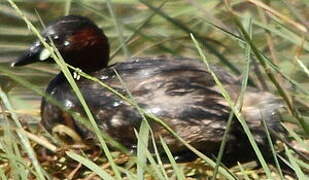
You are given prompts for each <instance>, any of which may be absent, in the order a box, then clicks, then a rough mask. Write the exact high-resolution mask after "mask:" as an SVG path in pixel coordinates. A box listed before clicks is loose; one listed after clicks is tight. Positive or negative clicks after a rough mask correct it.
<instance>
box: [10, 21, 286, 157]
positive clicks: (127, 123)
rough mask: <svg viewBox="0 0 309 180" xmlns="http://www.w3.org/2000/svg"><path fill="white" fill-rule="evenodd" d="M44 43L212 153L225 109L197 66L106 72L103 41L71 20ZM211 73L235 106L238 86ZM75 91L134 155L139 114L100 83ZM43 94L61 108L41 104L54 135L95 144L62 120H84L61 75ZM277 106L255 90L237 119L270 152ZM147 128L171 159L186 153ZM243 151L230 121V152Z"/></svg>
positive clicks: (27, 58) (83, 82)
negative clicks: (59, 129) (71, 134)
mask: <svg viewBox="0 0 309 180" xmlns="http://www.w3.org/2000/svg"><path fill="white" fill-rule="evenodd" d="M42 35H43V36H44V37H45V38H46V39H47V41H48V39H49V38H50V39H52V40H53V42H54V44H55V46H56V47H57V48H58V50H59V52H60V53H61V55H62V57H63V59H64V60H65V61H66V63H68V64H70V65H72V66H75V67H78V68H80V69H81V70H82V71H84V72H87V73H90V74H91V76H94V77H96V78H98V79H100V80H102V81H103V82H104V83H106V84H108V85H110V86H111V87H113V88H115V89H117V90H118V91H119V92H122V93H124V92H126V88H127V89H128V90H129V91H130V92H131V93H132V95H133V97H134V99H135V100H136V102H137V103H138V105H139V106H140V107H142V108H143V109H144V110H145V111H146V112H151V113H152V114H154V115H155V116H157V117H159V118H160V119H162V120H164V122H165V123H167V124H168V125H169V126H170V127H171V128H172V129H173V130H174V131H175V132H176V133H177V134H178V135H179V136H180V137H182V138H183V139H184V140H185V141H187V142H188V143H190V144H191V145H192V146H194V147H195V148H197V149H198V150H200V151H202V152H205V153H216V152H217V150H218V147H219V145H220V143H221V141H222V138H223V134H224V131H225V129H226V125H227V119H228V117H229V113H230V108H229V107H228V103H227V102H226V101H225V99H224V98H223V96H222V95H221V94H220V92H219V90H218V87H217V86H216V84H215V82H214V80H213V78H212V76H211V74H210V73H209V72H208V71H207V70H206V69H205V66H204V65H203V63H201V62H200V61H199V60H194V59H188V58H174V59H168V58H165V57H157V58H131V59H128V60H127V61H126V62H122V63H118V64H115V65H112V66H108V65H107V64H108V61H109V43H108V39H107V37H106V36H105V35H104V33H103V31H102V30H101V29H99V28H98V27H97V26H96V25H95V24H94V23H93V22H92V21H91V20H89V19H88V18H85V17H82V16H76V15H69V16H65V17H62V18H60V19H58V20H57V21H55V22H53V23H52V24H50V25H49V26H48V27H47V28H46V29H45V30H44V31H43V33H42ZM47 55H48V54H47ZM47 55H46V50H44V47H43V46H42V44H41V43H40V42H39V41H37V42H35V43H34V44H33V45H32V46H31V48H30V49H29V50H28V51H27V52H26V53H25V54H24V55H23V56H21V57H20V58H19V59H18V60H17V61H16V62H14V63H13V64H12V66H21V65H26V64H29V63H32V62H37V61H50V60H51V58H50V57H49V56H47ZM212 69H213V71H214V72H215V74H216V75H217V76H218V78H219V80H220V81H221V82H222V83H223V84H224V86H225V88H226V89H227V90H228V91H229V94H230V96H231V97H232V99H233V100H235V101H236V99H237V98H238V95H239V92H240V84H239V83H238V81H237V80H236V78H235V77H233V76H231V75H230V74H228V73H227V72H226V71H225V70H223V69H221V68H218V67H212ZM114 70H116V71H117V72H118V73H119V74H120V76H121V78H122V79H123V80H124V82H125V83H126V88H124V87H123V86H122V84H121V82H120V81H119V79H118V77H117V76H116V74H115V71H114ZM76 83H77V84H78V86H79V88H80V91H81V92H82V94H83V96H84V98H85V100H86V101H87V103H88V106H89V108H90V109H91V111H92V113H93V115H94V117H95V120H96V122H97V124H98V126H99V127H100V128H101V129H102V130H103V131H105V132H107V133H108V134H109V135H110V136H111V137H113V138H115V139H116V140H118V141H119V142H120V143H122V144H124V145H126V146H127V147H129V148H133V147H135V145H136V142H137V140H136V136H135V133H134V129H138V127H139V125H140V123H141V121H142V117H141V115H140V114H139V112H138V111H137V110H136V109H135V108H134V107H132V106H131V105H129V104H128V103H127V102H125V101H123V100H121V99H120V98H119V97H117V96H116V95H114V94H113V93H111V92H110V91H108V90H106V89H105V88H104V87H102V86H101V85H99V84H98V83H95V82H93V81H91V80H88V79H85V78H81V79H80V80H78V81H76ZM46 91H47V93H48V94H49V95H51V96H52V97H53V98H54V99H56V100H57V101H59V102H60V104H62V105H63V107H64V109H65V110H64V109H61V108H59V107H58V106H55V105H53V104H52V103H50V102H47V101H46V100H45V98H43V100H42V105H41V116H42V124H43V126H44V127H45V128H46V129H47V130H48V131H51V130H52V129H53V127H55V126H56V125H57V124H66V125H68V126H70V127H72V128H73V129H75V130H76V131H77V132H78V133H79V134H80V135H81V136H82V137H84V138H92V137H93V133H91V132H90V131H89V130H88V129H87V128H85V127H84V126H83V125H82V124H81V123H80V122H79V121H77V120H74V119H73V118H72V117H70V116H68V114H67V113H66V111H68V110H69V111H73V112H79V113H80V114H81V115H82V116H85V113H84V111H83V110H82V109H83V108H82V106H81V104H80V103H79V101H78V99H77V97H76V96H75V94H74V92H73V90H72V89H71V88H70V85H69V83H68V82H67V81H66V79H65V77H64V75H63V74H62V73H60V74H58V75H57V76H56V77H55V78H54V79H53V80H52V81H51V82H50V83H49V85H48V88H47V90H46ZM281 106H282V105H281V103H280V100H279V99H278V98H276V97H275V96H273V95H272V94H270V93H268V92H263V91H259V90H257V89H255V88H253V87H248V88H247V92H246V93H245V95H244V103H243V108H242V114H243V115H244V117H245V119H246V121H247V124H248V126H249V128H250V129H251V132H252V133H253V135H254V138H255V140H256V141H257V142H258V144H259V145H260V146H267V140H266V135H265V133H264V127H263V125H262V123H261V121H262V119H263V118H264V119H265V120H266V122H267V124H268V127H269V128H270V129H272V130H275V131H282V127H281V125H280V121H279V118H278V109H279V108H280V107H281ZM68 119H70V120H68ZM68 122H70V123H68ZM72 123H73V124H72ZM151 126H152V128H153V132H154V134H155V137H159V135H161V136H162V137H163V138H164V139H165V141H166V142H167V144H168V145H169V147H171V151H172V152H173V153H175V154H176V153H179V152H182V151H185V150H186V148H185V146H184V145H183V144H182V143H180V142H178V141H177V140H176V138H174V137H173V136H172V135H170V134H169V133H168V132H167V131H166V130H165V129H164V128H163V127H161V126H160V125H158V124H156V123H151ZM157 140H158V139H157ZM158 142H159V141H158ZM243 145H245V146H243ZM247 147H250V145H249V144H248V140H247V137H246V136H245V133H244V131H243V129H242V127H241V126H240V124H239V123H238V121H237V120H235V121H234V122H233V125H232V128H231V130H230V132H229V136H228V142H227V151H240V149H239V148H244V149H246V148H247Z"/></svg>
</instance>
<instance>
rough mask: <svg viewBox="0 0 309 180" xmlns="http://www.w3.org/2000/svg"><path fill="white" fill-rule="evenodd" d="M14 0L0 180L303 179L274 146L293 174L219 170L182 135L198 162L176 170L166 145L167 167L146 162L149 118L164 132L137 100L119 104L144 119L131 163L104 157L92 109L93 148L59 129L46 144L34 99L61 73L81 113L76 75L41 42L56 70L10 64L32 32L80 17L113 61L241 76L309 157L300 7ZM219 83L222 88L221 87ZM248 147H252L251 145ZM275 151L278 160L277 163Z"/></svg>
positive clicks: (120, 156)
mask: <svg viewBox="0 0 309 180" xmlns="http://www.w3.org/2000/svg"><path fill="white" fill-rule="evenodd" d="M14 2H15V3H16V4H15V3H14ZM14 2H13V1H11V0H6V1H1V2H0V14H1V16H0V20H1V26H0V37H1V38H0V47H1V51H0V99H1V100H0V109H1V114H0V124H1V136H0V166H1V168H0V177H1V179H52V178H54V179H64V178H67V179H100V178H102V179H114V178H115V179H121V178H125V179H144V178H145V179H210V178H212V179H216V178H218V179H288V178H290V179H305V178H308V177H306V173H308V171H309V166H308V161H306V160H305V159H304V158H302V157H299V156H298V155H297V154H296V153H295V152H294V151H293V150H292V149H291V147H290V146H288V145H287V144H285V143H282V142H281V143H278V142H271V140H269V141H270V145H271V148H272V149H273V150H274V151H273V154H274V156H275V157H277V156H278V158H285V159H286V161H287V162H288V164H289V165H290V167H291V168H292V169H293V170H294V172H293V173H292V174H293V175H289V174H286V172H284V170H283V169H281V168H280V167H279V165H278V164H276V165H270V164H267V163H265V160H264V158H263V157H262V156H259V162H260V163H261V166H262V167H260V166H258V165H257V163H256V162H254V161H252V162H249V163H247V164H238V166H235V167H232V168H224V167H223V166H219V164H220V159H221V158H224V157H221V156H220V154H219V156H218V158H217V160H216V161H215V162H214V161H213V160H212V159H210V158H209V157H206V156H205V155H204V154H202V153H200V152H198V151H197V150H196V149H194V148H193V147H191V146H190V145H189V144H187V143H186V142H184V141H183V140H182V139H181V138H179V137H178V138H179V140H180V141H181V142H182V143H184V144H186V145H187V147H188V148H189V149H190V150H192V151H193V152H194V153H195V154H197V156H199V158H198V159H197V160H195V161H192V162H187V163H178V162H175V160H174V158H173V157H172V155H171V154H170V152H169V149H168V147H167V146H166V144H165V142H164V140H163V139H162V145H163V147H164V150H165V151H166V154H167V157H166V159H165V160H164V159H161V158H162V157H160V156H159V154H158V153H155V154H154V155H152V154H151V153H150V152H149V151H148V150H147V147H146V146H145V144H148V143H147V142H148V141H150V142H151V139H152V132H151V129H150V128H149V126H148V123H147V121H146V119H150V120H155V121H157V122H159V123H161V124H162V125H163V126H166V125H165V124H164V123H163V122H162V121H161V120H160V119H158V118H156V117H152V116H151V115H149V114H147V113H145V112H144V111H143V109H141V108H139V107H138V105H137V104H136V103H134V97H130V96H129V97H121V98H124V99H125V100H126V101H128V102H130V103H131V104H132V105H133V106H135V107H136V108H137V109H138V110H139V112H140V113H141V114H142V115H143V116H144V117H145V118H144V119H145V121H144V122H143V123H142V125H141V128H140V130H139V132H136V134H137V137H139V144H138V150H137V153H136V155H134V154H130V153H128V152H127V150H126V149H125V148H122V147H119V148H118V150H117V151H116V150H111V149H110V148H109V147H108V146H107V144H108V143H111V142H112V140H111V139H109V138H108V137H106V136H104V134H102V133H101V132H100V131H99V129H98V127H97V126H96V124H95V122H94V120H93V117H92V115H91V113H90V111H89V113H88V114H87V115H88V119H89V120H90V121H89V122H90V124H89V126H91V127H92V128H93V129H94V132H96V135H97V136H98V139H99V145H97V146H95V145H92V146H90V145H85V144H83V143H82V142H81V141H80V139H79V137H78V135H77V134H75V133H74V132H73V131H70V130H69V129H67V128H66V127H60V128H57V129H55V132H56V133H55V134H60V135H61V134H62V136H68V137H70V139H71V141H70V143H68V141H63V139H60V138H57V136H50V135H49V134H48V133H47V132H45V131H44V130H43V129H42V128H41V127H40V126H39V125H38V122H39V121H40V115H39V111H40V107H39V106H40V97H41V96H45V95H44V89H45V87H46V85H47V83H48V82H49V81H50V80H51V78H53V77H54V76H55V74H56V73H57V72H58V70H57V69H59V68H60V69H61V70H62V71H63V72H64V73H66V74H67V78H68V80H69V81H70V84H71V85H72V87H73V89H74V91H75V92H76V93H77V95H78V97H79V99H80V100H81V102H82V103H83V105H84V106H83V107H84V108H85V110H86V111H87V105H86V103H84V100H83V97H82V95H81V94H80V92H79V89H78V88H77V86H76V84H75V82H74V80H73V78H72V76H71V74H70V73H69V71H68V68H73V69H74V67H68V66H67V64H65V63H64V62H63V60H62V58H61V57H60V56H59V54H58V53H57V51H56V50H55V49H54V47H52V46H49V45H48V44H45V46H47V47H48V48H50V49H54V54H53V56H54V57H55V60H56V62H57V64H58V65H57V66H53V65H50V64H49V65H48V64H43V63H38V64H33V65H29V66H25V67H23V68H16V69H11V68H9V67H10V65H9V64H10V62H12V61H13V60H14V59H15V58H16V57H17V56H19V55H20V54H21V53H22V52H23V50H25V49H26V48H27V47H28V46H29V45H30V43H31V42H32V41H33V40H34V39H37V38H38V37H40V34H39V30H40V29H42V27H43V25H44V24H45V23H48V22H49V21H50V20H53V19H55V18H57V17H59V16H62V15H65V14H80V15H84V16H87V17H89V18H91V19H93V20H94V21H95V22H97V23H98V24H99V26H100V27H102V28H103V29H104V32H105V33H106V34H107V36H108V37H109V38H110V43H111V49H112V52H111V62H110V63H115V62H119V61H124V60H125V59H126V58H127V57H131V56H158V55H168V56H185V57H193V58H197V59H201V60H203V61H204V62H205V64H206V66H205V68H207V65H208V64H218V65H219V66H222V67H224V68H225V69H226V70H227V71H229V72H231V73H234V74H235V75H237V76H239V78H240V79H242V82H243V83H242V84H243V89H245V88H246V86H247V83H248V84H249V85H254V86H256V87H257V88H259V89H262V90H268V91H270V92H272V93H274V94H276V95H278V96H281V97H282V99H283V100H284V101H285V103H286V107H287V108H286V110H285V111H284V112H282V122H283V124H284V126H285V127H286V129H287V130H288V132H289V136H288V137H286V139H288V140H289V141H290V142H291V144H294V145H295V144H296V145H295V147H297V148H298V149H300V150H302V149H303V150H304V151H305V152H307V153H308V151H309V150H308V149H309V144H308V135H309V104H308V102H309V91H308V89H309V81H308V76H309V70H308V65H309V62H308V61H306V60H307V59H309V54H308V51H309V42H308V37H309V36H308V30H309V23H308V21H307V19H308V18H309V13H308V11H307V9H308V6H309V2H308V1H307V0H294V1H286V0H279V1H269V0H264V1H262V0H237V1H227V0H226V1H220V0H212V1H204V0H196V1H194V0H184V1H183V0H174V1H168V0H166V1H143V0H122V1H120V0H114V1H110V0H106V1H104V2H103V1H96V0H89V1H81V0H76V1H70V0H67V1H65V0H47V1H38V2H33V1H29V2H28V1H14ZM16 5H17V6H16ZM25 23H26V24H25ZM80 75H81V76H84V77H86V78H89V79H92V80H94V81H97V80H96V79H95V78H93V77H90V76H89V75H87V74H85V73H82V72H80ZM213 75H214V78H215V74H213ZM123 83H124V84H125V83H126V82H123ZM216 83H217V84H218V86H219V87H220V82H219V81H218V80H217V82H216ZM101 85H102V86H106V85H105V84H102V83H101ZM107 88H109V87H107ZM110 90H111V91H113V90H112V89H110ZM221 90H222V94H223V96H224V97H225V98H226V100H227V101H228V102H229V103H230V104H231V106H232V110H233V113H234V115H235V116H236V117H237V118H238V119H239V120H240V121H241V122H242V123H241V124H242V126H243V128H244V129H245V131H246V133H248V136H249V139H250V138H251V139H253V138H252V135H250V132H249V131H248V130H247V127H246V124H245V123H244V121H242V116H241V113H240V112H239V110H238V108H237V106H233V103H232V102H231V101H230V100H229V97H228V94H227V93H226V92H225V90H224V88H223V87H222V86H221ZM115 93H117V92H115ZM128 94H130V93H129V92H128ZM120 96H121V95H120ZM166 128H167V129H169V128H168V127H166ZM170 131H172V130H170ZM267 132H268V131H267V129H266V133H267ZM171 133H173V135H175V136H177V134H175V133H174V132H171ZM63 134H65V135H63ZM72 141H73V142H74V143H73V144H72ZM251 143H252V145H253V146H255V145H254V141H251ZM222 148H224V146H222ZM279 151H282V152H283V154H285V157H282V156H280V155H278V153H277V152H279ZM255 152H256V153H257V154H259V149H258V148H255Z"/></svg>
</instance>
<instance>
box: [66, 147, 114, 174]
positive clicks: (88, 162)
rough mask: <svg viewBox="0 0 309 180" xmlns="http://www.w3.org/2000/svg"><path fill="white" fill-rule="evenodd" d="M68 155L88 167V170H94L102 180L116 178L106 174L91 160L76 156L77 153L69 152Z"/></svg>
mask: <svg viewBox="0 0 309 180" xmlns="http://www.w3.org/2000/svg"><path fill="white" fill-rule="evenodd" d="M66 154H67V155H68V156H69V157H70V158H72V159H74V160H75V161H77V162H79V163H81V164H83V165H84V166H86V167H87V168H89V169H90V170H92V171H93V172H95V173H96V174H97V175H98V176H100V177H101V178H102V179H106V180H113V179H114V178H113V177H112V176H111V175H109V174H108V173H107V172H105V171H104V170H103V169H102V168H101V167H99V166H98V165H97V164H95V163H94V162H92V161H91V160H89V159H88V158H85V157H83V156H81V155H79V154H76V153H75V152H72V151H68V152H66Z"/></svg>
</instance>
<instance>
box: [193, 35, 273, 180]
mask: <svg viewBox="0 0 309 180" xmlns="http://www.w3.org/2000/svg"><path fill="white" fill-rule="evenodd" d="M191 38H192V40H193V42H194V44H195V46H196V48H197V49H198V52H199V54H200V56H201V57H202V61H203V62H204V63H205V65H206V67H207V69H208V71H209V72H210V73H211V75H212V77H213V78H214V80H215V82H216V84H217V85H218V86H219V89H220V92H221V94H222V96H223V97H224V99H225V100H226V101H227V103H228V104H229V106H230V108H231V109H232V111H233V113H234V114H235V116H236V117H237V119H238V120H239V122H240V124H241V126H242V127H243V129H244V131H245V133H246V135H247V137H248V139H249V141H250V144H251V145H252V148H253V149H254V152H255V153H256V155H257V157H258V160H259V162H260V163H261V165H262V167H263V169H264V171H265V173H266V175H267V177H268V178H270V177H271V173H270V169H269V168H268V166H267V164H266V161H265V159H264V157H263V155H262V153H261V151H260V149H259V147H258V146H257V144H256V142H255V140H254V138H253V135H252V133H251V132H250V129H249V127H248V125H247V124H246V122H245V120H244V119H243V118H242V115H241V114H240V112H239V110H238V109H237V108H236V107H235V104H234V103H233V101H232V99H231V97H230V96H229V94H228V93H227V91H226V90H225V89H224V87H223V85H222V83H221V82H220V81H219V79H218V78H217V76H216V74H215V73H214V72H213V71H212V70H211V69H210V67H209V64H208V61H207V59H206V57H205V55H204V53H203V51H202V49H201V48H200V46H199V44H198V42H197V41H196V39H195V38H194V36H193V35H192V34H191Z"/></svg>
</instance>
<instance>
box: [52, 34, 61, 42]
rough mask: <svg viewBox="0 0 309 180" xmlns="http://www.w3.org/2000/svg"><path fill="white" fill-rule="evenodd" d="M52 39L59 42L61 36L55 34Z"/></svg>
mask: <svg viewBox="0 0 309 180" xmlns="http://www.w3.org/2000/svg"><path fill="white" fill-rule="evenodd" d="M52 40H53V42H55V43H57V42H59V41H60V37H59V36H58V35H54V36H52Z"/></svg>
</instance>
